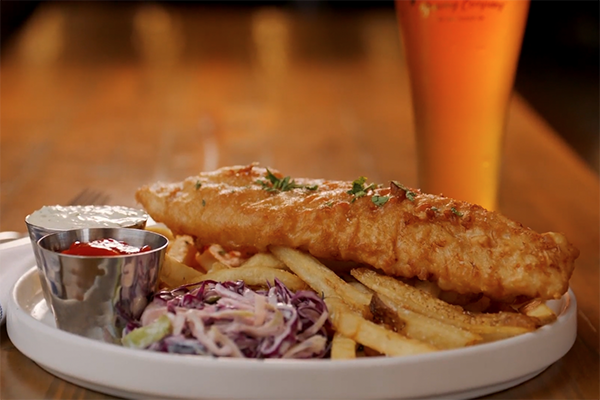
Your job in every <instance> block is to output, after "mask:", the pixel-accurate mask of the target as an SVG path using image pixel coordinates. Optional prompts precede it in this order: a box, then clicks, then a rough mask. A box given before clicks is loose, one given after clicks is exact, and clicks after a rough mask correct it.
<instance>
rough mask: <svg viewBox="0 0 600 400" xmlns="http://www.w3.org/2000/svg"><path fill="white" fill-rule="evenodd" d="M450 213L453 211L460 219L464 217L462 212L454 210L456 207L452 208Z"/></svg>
mask: <svg viewBox="0 0 600 400" xmlns="http://www.w3.org/2000/svg"><path fill="white" fill-rule="evenodd" d="M450 211H452V213H453V214H454V215H458V216H459V217H462V216H463V213H461V212H460V211H458V210H457V209H456V208H454V207H451V208H450Z"/></svg>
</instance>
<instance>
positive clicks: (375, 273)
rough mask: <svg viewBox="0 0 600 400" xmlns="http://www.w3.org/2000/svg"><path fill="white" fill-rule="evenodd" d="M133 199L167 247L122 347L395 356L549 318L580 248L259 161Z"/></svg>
mask: <svg viewBox="0 0 600 400" xmlns="http://www.w3.org/2000/svg"><path fill="white" fill-rule="evenodd" d="M136 199H137V201H138V202H139V203H140V204H141V205H142V207H143V208H144V210H145V211H146V212H147V213H148V214H149V215H150V216H151V218H152V219H153V220H155V221H156V222H158V223H159V224H157V225H155V226H149V227H147V228H146V229H151V230H155V231H157V232H159V233H162V234H163V235H165V236H167V237H168V238H169V239H170V244H169V248H168V250H167V255H166V258H165V261H164V264H163V267H162V271H161V273H160V291H159V292H158V293H157V294H156V295H155V296H154V299H153V301H152V302H151V303H150V304H149V305H148V307H147V308H146V309H145V311H144V313H143V314H142V317H141V319H140V320H139V321H132V322H131V323H130V324H129V326H128V328H127V329H126V332H125V336H124V338H123V344H124V345H126V346H129V347H135V348H145V349H150V350H155V351H163V352H170V353H184V354H201V355H212V356H230V357H249V358H331V359H352V358H357V357H364V356H366V357H369V356H402V355H412V354H421V353H427V352H432V351H439V350H448V349H456V348H462V347H466V346H473V345H477V344H481V343H487V342H491V341H496V340H501V339H505V338H509V337H513V336H516V335H520V334H524V333H527V332H533V331H535V330H536V329H538V328H541V327H543V326H544V325H547V324H551V323H552V322H554V321H555V320H556V318H557V317H556V314H555V313H554V311H553V310H552V309H551V308H550V307H549V306H548V305H547V304H546V301H547V300H553V299H560V298H561V297H562V296H563V295H564V294H565V293H566V292H567V290H568V287H569V279H570V277H571V275H572V273H573V268H574V261H575V259H576V258H577V257H578V255H579V251H578V250H577V249H576V248H575V247H574V246H573V245H572V244H570V243H569V242H568V241H567V239H566V238H565V236H564V235H562V234H560V233H554V232H548V233H541V234H540V233H537V232H535V231H533V230H531V229H529V228H527V227H524V226H523V225H521V224H519V223H518V222H515V221H513V220H511V219H509V218H507V217H505V216H503V215H501V214H500V213H497V212H491V211H487V210H485V209H484V208H482V207H480V206H478V205H474V204H469V203H466V202H462V201H458V200H455V199H451V198H448V197H444V196H443V195H432V194H426V193H422V192H421V191H420V190H418V189H413V188H409V187H406V186H404V185H403V184H401V183H399V182H396V181H392V182H390V183H389V185H379V184H375V183H369V182H368V181H367V179H366V178H365V177H360V178H358V179H356V180H355V181H353V182H343V181H330V180H322V179H300V178H298V179H292V178H291V177H289V176H284V174H282V173H280V172H278V171H276V170H274V169H269V168H264V167H261V166H259V165H258V164H251V165H247V166H234V167H225V168H221V169H218V170H216V171H212V172H203V173H200V174H199V175H197V176H193V177H189V178H187V179H185V180H184V181H182V182H177V183H161V182H158V183H155V184H152V185H148V186H144V187H141V188H139V189H138V191H137V192H136Z"/></svg>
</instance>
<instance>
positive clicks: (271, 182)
mask: <svg viewBox="0 0 600 400" xmlns="http://www.w3.org/2000/svg"><path fill="white" fill-rule="evenodd" d="M265 177H266V178H267V181H264V180H261V179H258V180H257V181H256V183H257V184H259V185H261V186H262V187H263V189H264V190H266V191H267V192H287V191H288V190H292V189H307V190H317V189H318V187H319V186H318V185H311V186H308V185H299V184H297V183H296V181H294V180H293V179H291V178H290V177H289V176H286V177H285V178H278V177H276V176H275V175H274V174H273V173H272V172H271V171H269V169H268V168H267V175H265Z"/></svg>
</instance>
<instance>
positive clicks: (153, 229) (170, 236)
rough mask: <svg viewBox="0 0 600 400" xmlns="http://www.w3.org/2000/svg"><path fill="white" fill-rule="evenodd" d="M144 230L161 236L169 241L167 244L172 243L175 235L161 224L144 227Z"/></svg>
mask: <svg viewBox="0 0 600 400" xmlns="http://www.w3.org/2000/svg"><path fill="white" fill-rule="evenodd" d="M145 229H146V230H147V231H151V232H155V233H158V234H161V235H163V236H164V237H166V238H167V239H169V242H170V241H172V240H173V239H175V235H173V232H172V231H171V230H170V229H169V228H167V227H166V226H165V225H163V224H156V225H150V226H146V228H145Z"/></svg>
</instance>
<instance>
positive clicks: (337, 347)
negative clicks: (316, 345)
mask: <svg viewBox="0 0 600 400" xmlns="http://www.w3.org/2000/svg"><path fill="white" fill-rule="evenodd" d="M331 358H332V359H333V360H350V359H353V358H356V342H355V341H354V340H352V339H350V338H347V337H346V336H344V335H342V334H341V333H339V332H335V333H334V334H333V339H332V340H331Z"/></svg>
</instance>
